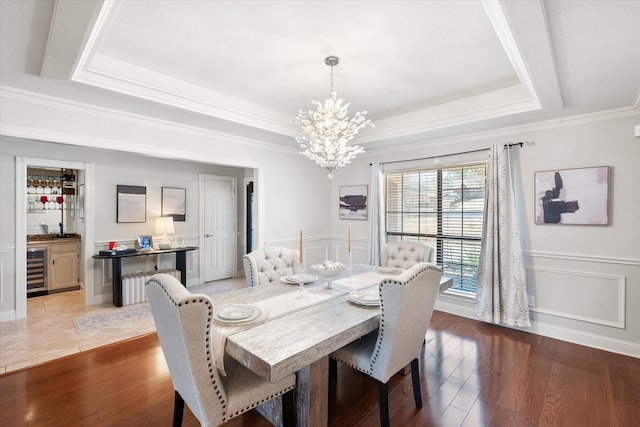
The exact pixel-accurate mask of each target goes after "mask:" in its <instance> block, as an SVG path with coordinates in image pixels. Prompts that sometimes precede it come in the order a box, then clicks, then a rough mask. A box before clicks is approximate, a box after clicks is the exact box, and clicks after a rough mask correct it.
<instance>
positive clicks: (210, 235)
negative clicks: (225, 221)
mask: <svg viewBox="0 0 640 427" xmlns="http://www.w3.org/2000/svg"><path fill="white" fill-rule="evenodd" d="M204 237H213V234H205V235H204Z"/></svg>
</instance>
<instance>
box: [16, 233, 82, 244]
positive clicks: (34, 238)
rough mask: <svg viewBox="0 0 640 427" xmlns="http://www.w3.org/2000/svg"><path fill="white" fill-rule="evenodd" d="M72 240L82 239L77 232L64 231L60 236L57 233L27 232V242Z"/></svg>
mask: <svg viewBox="0 0 640 427" xmlns="http://www.w3.org/2000/svg"><path fill="white" fill-rule="evenodd" d="M73 240H82V236H80V235H79V234H77V233H65V235H64V237H60V235H59V234H28V235H27V243H42V242H47V243H55V242H68V241H73Z"/></svg>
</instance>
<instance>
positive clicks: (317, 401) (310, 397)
mask: <svg viewBox="0 0 640 427" xmlns="http://www.w3.org/2000/svg"><path fill="white" fill-rule="evenodd" d="M296 399H297V418H298V421H297V425H298V426H309V427H316V426H317V427H320V426H322V427H326V425H327V424H328V422H329V356H325V357H323V358H322V359H320V360H318V361H316V362H314V363H312V364H311V365H310V366H307V367H306V368H304V369H301V370H300V371H298V375H297V380H296Z"/></svg>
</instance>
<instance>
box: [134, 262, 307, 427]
mask: <svg viewBox="0 0 640 427" xmlns="http://www.w3.org/2000/svg"><path fill="white" fill-rule="evenodd" d="M146 290H147V295H148V296H149V301H150V305H151V312H152V314H153V320H154V322H155V325H156V329H157V331H158V338H159V339H160V345H161V346H162V351H163V353H164V357H165V359H166V361H167V365H168V367H169V372H170V374H171V381H172V382H173V387H174V389H175V406H174V425H180V424H181V422H182V414H183V408H184V403H186V404H187V405H188V406H189V409H191V412H192V413H193V415H195V417H196V418H197V419H198V421H200V424H201V425H203V426H217V425H220V424H222V423H224V422H226V421H228V420H229V419H231V418H233V417H235V416H237V415H240V414H241V413H243V412H245V411H248V410H250V409H252V408H254V407H256V406H258V405H259V404H261V403H263V402H264V401H266V400H268V399H271V398H273V397H276V396H279V395H281V394H283V393H286V392H289V391H290V390H292V389H293V388H294V387H295V375H294V374H292V375H290V376H289V377H287V378H285V379H283V380H281V381H279V382H276V383H271V382H269V381H267V380H263V379H261V378H259V377H258V376H257V375H255V374H254V373H253V372H251V371H250V370H249V369H247V368H245V367H244V366H242V365H240V364H239V363H237V362H236V363H232V364H231V366H230V369H226V371H227V377H226V378H225V377H222V376H221V375H220V374H219V373H218V369H217V368H216V365H215V361H214V359H213V354H214V352H213V351H212V349H211V348H210V346H211V345H212V344H211V342H212V340H211V327H212V321H213V315H214V309H213V303H212V302H211V299H210V298H209V297H208V296H207V295H203V294H192V293H190V292H189V291H188V290H187V289H186V288H185V287H184V286H183V285H182V284H181V283H180V282H179V281H178V279H176V278H175V277H173V276H171V275H168V274H155V275H154V276H152V277H151V279H149V281H148V282H147V284H146ZM230 362H235V361H233V360H231V361H230ZM287 401H288V402H291V401H292V399H290V398H288V400H287ZM289 405H290V404H289ZM288 410H289V411H290V410H291V409H290V408H288ZM288 422H290V420H288Z"/></svg>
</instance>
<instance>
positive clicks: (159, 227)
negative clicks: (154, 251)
mask: <svg viewBox="0 0 640 427" xmlns="http://www.w3.org/2000/svg"><path fill="white" fill-rule="evenodd" d="M173 233H175V230H174V228H173V217H171V216H163V217H160V218H156V234H159V235H161V236H162V238H161V240H160V243H159V244H158V247H159V248H160V249H171V242H169V238H168V237H167V234H173Z"/></svg>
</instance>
